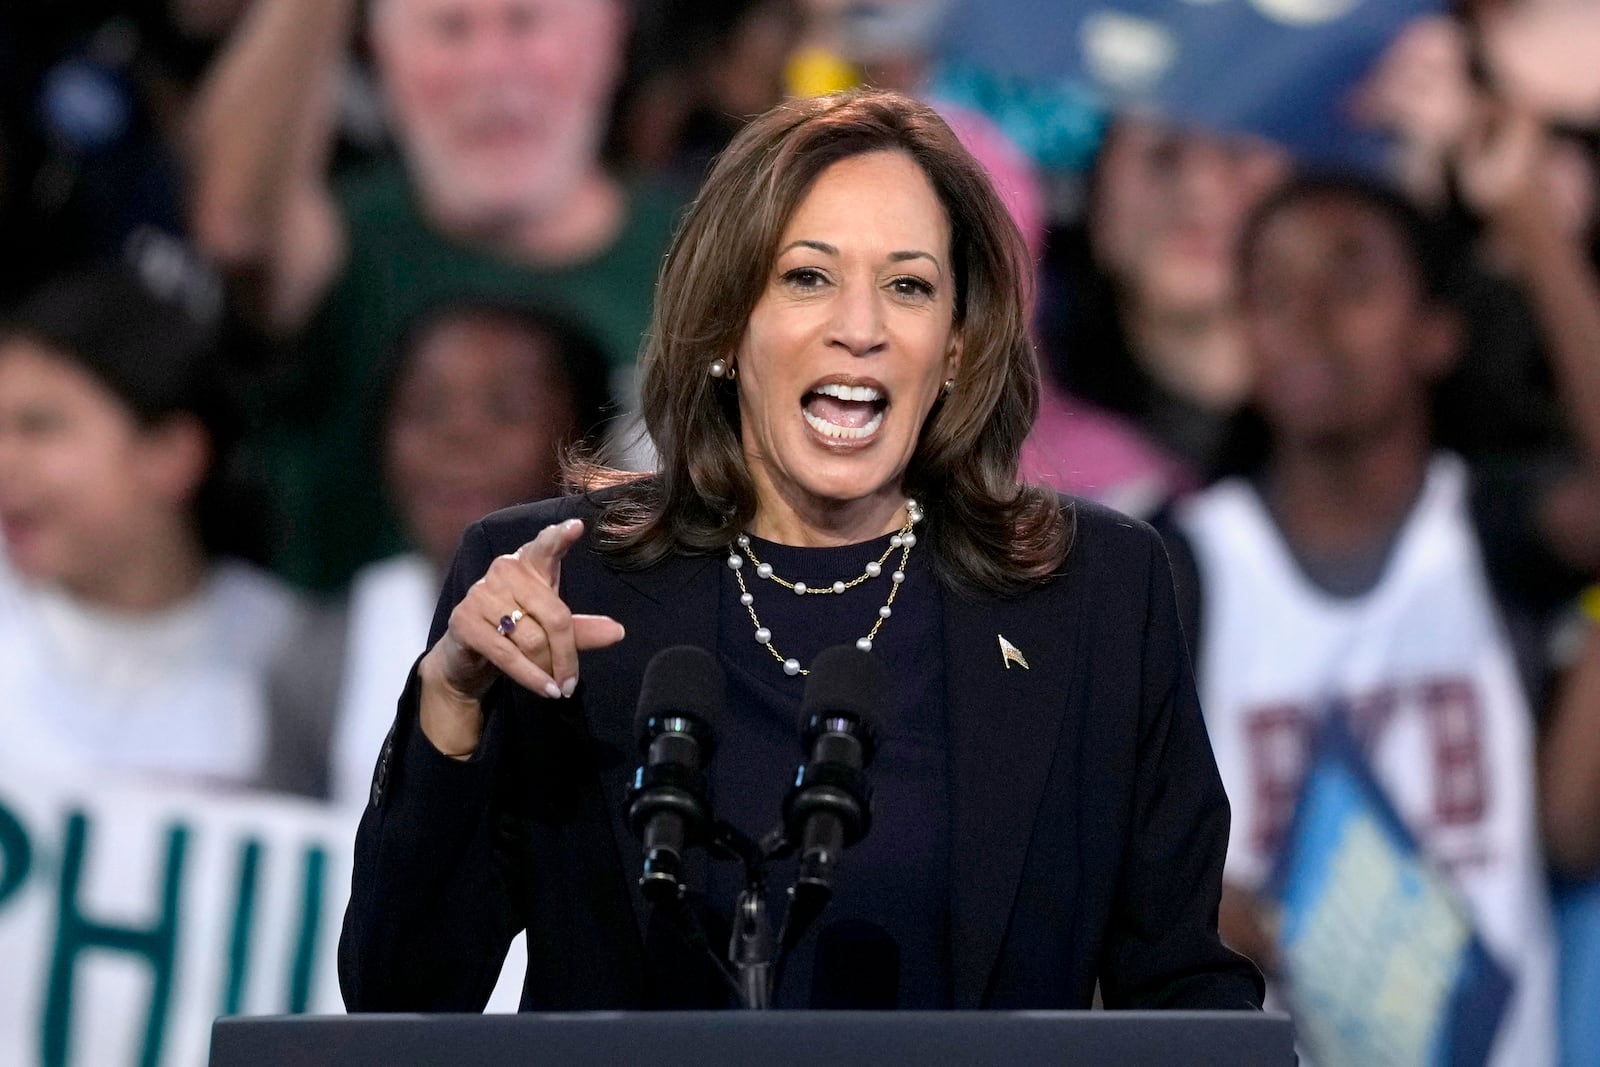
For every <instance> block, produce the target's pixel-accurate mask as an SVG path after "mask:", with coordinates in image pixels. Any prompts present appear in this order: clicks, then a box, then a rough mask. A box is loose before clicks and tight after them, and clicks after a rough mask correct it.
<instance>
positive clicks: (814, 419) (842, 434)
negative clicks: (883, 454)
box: [802, 411, 883, 441]
mask: <svg viewBox="0 0 1600 1067" xmlns="http://www.w3.org/2000/svg"><path fill="white" fill-rule="evenodd" d="M802 414H804V415H805V417H806V422H808V423H810V424H811V428H812V429H813V430H816V431H817V432H818V433H820V434H822V435H823V436H824V437H832V438H836V439H837V440H840V441H859V440H861V439H862V438H865V437H871V436H872V435H873V434H875V433H877V432H878V427H880V426H882V425H883V412H881V411H880V412H878V413H877V414H876V415H874V416H872V418H870V419H868V420H867V423H866V425H865V426H838V425H835V424H834V423H831V422H829V421H828V420H827V419H824V418H822V417H820V416H818V415H813V414H811V412H809V411H806V412H802Z"/></svg>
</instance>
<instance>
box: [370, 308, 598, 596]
mask: <svg viewBox="0 0 1600 1067" xmlns="http://www.w3.org/2000/svg"><path fill="white" fill-rule="evenodd" d="M573 405H574V402H573V396H572V389H571V386H570V385H569V383H568V381H567V378H566V375H565V373H564V371H563V365H562V358H561V353H560V352H559V351H558V350H557V349H556V347H555V345H554V343H553V342H552V341H551V340H550V339H549V338H547V337H545V336H543V335H538V334H534V333H532V332H530V331H529V330H527V329H523V328H519V327H517V326H515V325H513V324H512V323H511V322H510V321H508V320H500V319H495V318H490V317H487V316H477V315H464V316H462V317H458V318H448V319H445V320H444V321H442V322H440V323H439V324H437V325H435V326H434V327H433V328H432V329H430V330H428V331H427V332H426V333H425V334H424V335H423V336H422V338H421V340H420V341H419V342H418V343H417V345H416V346H415V348H414V349H413V351H412V352H411V354H410V356H409V358H408V359H407V360H406V364H405V366H404V367H403V368H402V370H401V371H400V377H399V379H398V380H397V381H396V383H395V390H394V394H393V399H392V401H391V406H390V410H389V414H388V420H387V432H386V435H385V439H384V465H385V475H386V478H387V481H388V487H389V491H390V494H391V497H392V498H393V500H394V502H395V505H396V507H397V509H398V511H399V513H400V516H401V520H402V522H403V523H404V525H405V527H406V530H407V532H408V533H409V534H410V536H411V538H412V540H413V541H414V542H415V543H416V544H417V547H418V548H420V549H421V550H422V551H423V553H424V554H425V555H427V556H428V558H429V559H431V560H433V561H434V562H435V564H436V565H438V566H439V567H440V568H441V569H442V568H444V567H445V566H446V565H448V563H449V561H450V558H451V556H452V555H453V554H454V553H455V549H456V543H457V542H458V541H459V540H460V538H461V533H462V531H463V530H465V529H466V528H467V526H468V525H469V524H470V523H473V522H476V521H477V520H478V519H480V518H482V517H483V516H485V515H487V514H489V512H491V511H496V510H498V509H500V508H504V507H510V506H511V505H513V504H520V503H524V502H526V501H529V500H537V499H539V498H540V497H544V496H548V495H550V494H551V493H553V492H554V491H555V489H556V484H557V477H558V474H559V453H560V449H561V447H562V446H563V445H565V444H566V442H567V441H568V440H569V439H570V438H571V435H572V432H573V430H574V423H575V422H576V419H575V417H574V413H573Z"/></svg>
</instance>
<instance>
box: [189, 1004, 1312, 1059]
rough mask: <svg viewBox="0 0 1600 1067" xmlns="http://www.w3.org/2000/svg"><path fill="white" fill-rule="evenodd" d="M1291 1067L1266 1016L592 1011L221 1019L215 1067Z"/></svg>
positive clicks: (1284, 1041)
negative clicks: (1033, 1066)
mask: <svg viewBox="0 0 1600 1067" xmlns="http://www.w3.org/2000/svg"><path fill="white" fill-rule="evenodd" d="M463 1063H471V1064H478V1065H483V1067H494V1065H497V1064H529V1065H537V1064H559V1065H561V1067H590V1065H595V1067H598V1065H601V1064H604V1065H605V1067H618V1065H627V1064H649V1065H650V1067H722V1065H725V1064H727V1065H733V1064H740V1065H742V1064H761V1065H762V1067H816V1065H819V1064H826V1065H828V1067H858V1065H859V1067H868V1065H870V1067H896V1065H902V1064H903V1065H912V1064H915V1065H917V1067H927V1065H929V1064H962V1065H964V1067H965V1065H970V1067H991V1065H992V1067H1001V1065H1004V1067H1014V1065H1016V1064H1029V1063H1051V1064H1062V1065H1070V1067H1110V1065H1113V1064H1115V1065H1117V1067H1123V1065H1126V1064H1139V1065H1140V1067H1164V1065H1169V1064H1170V1065H1172V1067H1178V1065H1180V1064H1181V1065H1182V1067H1208V1065H1216V1067H1224V1065H1225V1067H1293V1065H1294V1063H1295V1053H1294V1037H1293V1033H1292V1031H1291V1028H1290V1025H1289V1020H1288V1017H1287V1016H1284V1015H1282V1014H1276V1013H1262V1012H1184V1011H1170V1012H1168V1011H1149V1012H1146V1011H1022V1012H980V1011H904V1012H823V1011H817V1012H811V1011H766V1012H735V1011H723V1012H593V1013H581V1014H565V1015H539V1014H524V1015H338V1016H304V1015H301V1016H277V1017H256V1018H248V1017H245V1018H224V1019H219V1020H218V1021H217V1023H216V1025H215V1027H214V1028H213V1030H212V1033H211V1067H265V1065H267V1064H271V1065H273V1067H379V1065H382V1067H405V1065H426V1067H431V1065H435V1064H437V1065H440V1067H443V1065H446V1064H448V1065H450V1067H455V1065H457V1064H463Z"/></svg>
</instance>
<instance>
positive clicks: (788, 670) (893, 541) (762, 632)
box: [728, 500, 922, 678]
mask: <svg viewBox="0 0 1600 1067" xmlns="http://www.w3.org/2000/svg"><path fill="white" fill-rule="evenodd" d="M921 521H922V508H921V506H920V505H919V504H918V503H917V502H916V501H915V500H908V501H906V521H905V525H903V526H901V527H900V532H899V533H897V534H894V535H893V536H891V537H890V538H889V547H888V548H886V549H884V550H883V555H881V556H879V557H878V558H877V559H875V560H873V561H872V562H870V563H868V564H867V566H866V569H865V570H863V571H862V572H861V573H860V574H859V575H857V576H856V577H854V578H851V579H850V580H849V581H844V580H840V581H837V582H834V583H832V584H831V585H819V586H809V585H806V583H805V582H791V581H789V580H787V579H785V578H780V577H778V576H777V575H776V574H774V573H773V572H772V564H770V563H763V562H761V561H760V560H759V559H757V558H756V554H755V552H754V551H753V550H752V549H751V547H750V535H749V534H740V535H739V536H738V538H736V539H735V540H736V544H735V546H734V547H733V548H730V549H729V550H728V569H729V570H731V571H733V577H734V579H735V580H736V581H738V583H739V603H741V604H743V605H744V610H745V611H747V612H749V613H750V621H751V622H752V623H754V624H755V628H756V643H757V644H762V645H766V646H767V651H768V652H771V653H772V658H773V659H775V660H777V661H778V662H779V663H781V664H783V673H784V674H787V675H789V676H790V677H791V678H792V677H794V676H795V675H797V674H810V673H811V672H810V671H809V670H807V669H806V668H804V667H802V666H800V661H799V660H797V659H793V658H785V656H784V655H783V653H781V652H779V651H778V650H777V648H775V647H774V646H773V644H772V631H771V630H769V629H767V627H765V626H763V625H761V619H760V618H759V617H758V616H757V615H756V598H755V595H754V594H753V593H751V592H750V590H749V589H747V588H746V587H745V584H744V562H745V559H746V557H748V558H749V560H750V562H751V563H754V564H755V565H756V577H758V578H761V579H763V580H765V581H769V582H774V583H776V584H777V585H780V586H782V587H783V588H785V589H787V590H789V591H790V592H791V593H795V594H797V595H799V596H832V595H837V594H839V593H843V592H844V591H845V590H847V589H854V588H855V587H856V586H858V585H860V584H861V583H862V582H864V581H866V580H868V579H869V578H877V577H878V576H880V575H881V574H883V565H884V564H885V563H886V562H888V559H889V556H890V555H891V554H893V552H894V550H895V549H897V548H898V549H900V550H901V551H900V564H899V566H897V567H896V568H895V569H894V571H893V572H892V573H891V574H890V575H889V599H888V600H886V601H884V604H883V607H881V608H879V609H878V617H877V619H875V620H874V621H873V623H872V629H870V630H868V631H867V636H865V637H862V638H859V639H858V640H857V641H856V647H857V648H859V649H860V650H861V651H863V652H871V651H872V640H873V638H875V637H877V636H878V631H879V630H880V629H882V628H883V624H884V621H885V620H887V619H888V618H889V616H890V615H891V614H893V605H894V598H895V596H896V595H897V594H898V593H899V592H900V585H901V583H902V582H904V581H905V580H906V561H907V560H909V559H910V558H911V549H912V548H913V547H915V545H916V543H917V535H916V534H915V533H913V532H912V531H911V528H912V527H913V526H915V525H916V524H917V523H919V522H921ZM740 553H743V555H741V554H740Z"/></svg>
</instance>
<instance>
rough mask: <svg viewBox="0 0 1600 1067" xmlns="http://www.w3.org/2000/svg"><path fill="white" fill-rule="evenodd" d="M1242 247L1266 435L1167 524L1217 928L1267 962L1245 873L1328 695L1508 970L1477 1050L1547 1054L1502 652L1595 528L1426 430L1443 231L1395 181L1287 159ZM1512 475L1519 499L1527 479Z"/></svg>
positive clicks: (1273, 830)
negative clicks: (1579, 526)
mask: <svg viewBox="0 0 1600 1067" xmlns="http://www.w3.org/2000/svg"><path fill="white" fill-rule="evenodd" d="M1241 255H1242V271H1243V296H1244V316H1245V322H1246V326H1247V336H1248V339H1249V342H1250V346H1251V349H1252V352H1253V357H1254V361H1255V369H1256V374H1257V382H1256V385H1255V395H1254V404H1253V407H1254V412H1255V414H1256V416H1257V417H1258V418H1259V426H1258V430H1259V433H1260V434H1261V435H1262V437H1263V442H1262V443H1263V445H1264V458H1263V460H1262V462H1260V463H1259V465H1258V466H1257V467H1256V469H1255V470H1254V472H1253V474H1252V475H1251V476H1248V477H1236V478H1232V479H1229V480H1225V481H1223V482H1220V483H1218V484H1217V485H1215V486H1213V487H1212V488H1211V489H1209V490H1206V491H1205V492H1203V493H1201V494H1199V495H1198V496H1196V497H1194V498H1192V499H1191V500H1190V501H1188V502H1187V503H1186V504H1185V505H1184V506H1183V507H1182V508H1181V509H1180V510H1179V511H1178V513H1177V519H1178V526H1179V529H1178V530H1177V531H1176V536H1175V538H1174V545H1173V547H1174V555H1175V556H1177V557H1180V558H1179V561H1178V567H1177V569H1178V571H1179V572H1180V574H1184V573H1187V574H1189V575H1191V576H1193V578H1194V579H1195V584H1194V588H1193V589H1191V590H1190V592H1192V593H1194V596H1193V597H1192V599H1191V605H1192V610H1191V612H1190V614H1191V619H1190V620H1189V621H1190V625H1189V626H1188V627H1187V628H1188V632H1189V636H1190V639H1191V647H1192V648H1193V649H1194V651H1195V656H1196V675H1197V679H1198V681H1199V685H1200V696H1201V703H1202V706H1203V707H1204V708H1205V713H1206V722H1207V728H1208V731H1209V733H1210V737H1211V742H1212V746H1213V748H1214V750H1215V753H1216V757H1217V763H1218V767H1219V769H1220V771H1221V772H1222V776H1223V781H1224V783H1225V785H1226V788H1227V791H1228V796H1229V801H1230V804H1231V806H1232V810H1233V831H1232V834H1231V838H1230V842H1229V850H1228V859H1227V867H1226V873H1225V878H1226V880H1227V885H1226V887H1225V890H1224V899H1223V906H1222V915H1221V923H1220V925H1221V930H1222V933H1223V935H1224V937H1225V939H1227V940H1229V941H1230V943H1232V944H1233V945H1234V947H1236V948H1239V949H1240V950H1242V951H1244V952H1246V953H1247V954H1249V955H1251V956H1252V957H1253V958H1254V959H1255V960H1256V961H1257V962H1258V963H1259V964H1261V965H1262V966H1263V969H1264V970H1267V971H1269V972H1272V971H1274V970H1275V969H1276V967H1277V946H1276V943H1275V940H1274V934H1273V931H1272V925H1271V920H1270V913H1269V912H1268V911H1267V910H1266V909H1265V908H1264V906H1263V904H1262V901H1261V898H1260V896H1259V894H1261V893H1262V892H1263V890H1264V886H1265V883H1266V881H1267V879H1268V877H1269V874H1270V872H1271V870H1272V867H1273V863H1274V861H1275V859H1276V858H1277V855H1278V850H1279V848H1280V846H1281V845H1282V842H1283V836H1284V834H1285V832H1286V830H1287V828H1288V824H1289V820H1290V817H1291V816H1292V814H1293V809H1294V804H1295V800H1296V798H1297V796H1298V793H1299V787H1300V783H1301V780H1302V777H1303V775H1304V773H1305V770H1306V763H1307V759H1308V757H1309V754H1310V746H1311V741H1312V738H1313V737H1314V735H1315V733H1316V731H1317V728H1318V726H1319V725H1320V723H1321V722H1322V721H1323V720H1324V719H1325V717H1326V716H1327V715H1328V714H1330V713H1333V712H1331V711H1330V709H1332V708H1342V709H1346V710H1345V711H1344V712H1343V713H1344V714H1346V715H1347V717H1348V724H1349V726H1350V728H1351V730H1352V732H1353V733H1354V735H1355V736H1356V738H1357V739H1358V741H1359V742H1360V743H1361V744H1362V746H1363V749H1364V751H1365V753H1366V755H1367V758H1368V759H1369V761H1370V763H1371V765H1372V769H1373V772H1374V775H1375V777H1376V779H1377V781H1378V782H1379V784H1380V786H1381V787H1382V788H1383V790H1384V791H1385V793H1386V794H1387V795H1388V797H1389V799H1390V801H1391V802H1392V803H1393V804H1394V806H1395V808H1396V809H1397V810H1398V812H1399V814H1400V816H1401V818H1402V819H1403V820H1404V822H1405V823H1406V825H1407V827H1408V828H1409V829H1410V831H1411V832H1412V834H1413V835H1414V836H1415V837H1416V839H1417V840H1418V843H1419V845H1420V847H1421V849H1422V851H1423V853H1424V854H1425V855H1426V856H1427V857H1428V859H1429V860H1431V861H1432V862H1433V863H1434V864H1435V865H1437V867H1438V868H1440V869H1441V870H1443V871H1444V872H1445V873H1446V874H1447V875H1448V877H1449V879H1450V881H1451V883H1452V884H1453V886H1454V887H1455V889H1456V891H1457V892H1458V894H1459V897H1460V899H1461V901H1462V903H1463V904H1464V905H1465V907H1466V909H1467V911H1468V913H1469V914H1470V916H1471V918H1472V921H1473V923H1474V925H1475V927H1476V929H1477V931H1478V933H1479V935H1480V936H1481V938H1482V940H1483V942H1484V944H1485V945H1486V947H1487V949H1488V950H1489V952H1490V953H1491V954H1492V955H1493V956H1494V957H1495V959H1496V960H1497V961H1498V962H1499V963H1500V964H1501V965H1502V966H1503V967H1504V968H1505V969H1506V970H1507V971H1508V972H1509V974H1510V976H1511V980H1512V983H1513V986H1512V989H1513V991H1512V997H1511V1000H1510V1002H1509V1005H1508V1008H1507V1014H1506V1016H1505V1017H1504V1018H1503V1019H1502V1020H1501V1023H1500V1027H1499V1030H1498V1033H1497V1035H1496V1039H1495V1046H1494V1051H1493V1054H1492V1059H1491V1062H1493V1063H1496V1064H1517V1065H1520V1067H1526V1065H1541V1064H1550V1063H1553V1062H1554V1060H1555V1055H1556V1041H1555V1006H1556V992H1555V955H1554V944H1553V935H1552V929H1551V921H1550V911H1549V903H1548V898H1547V890H1546V883H1545V868H1544V858H1543V850H1542V848H1541V842H1540V838H1539V822H1538V817H1537V812H1536V797H1537V789H1536V783H1535V774H1536V761H1535V756H1536V751H1535V749H1536V733H1537V721H1536V715H1537V712H1538V696H1537V693H1538V690H1539V687H1538V684H1537V679H1534V678H1530V677H1529V674H1530V671H1528V670H1525V669H1523V668H1524V667H1526V666H1527V665H1529V664H1530V663H1536V661H1537V659H1538V651H1539V648H1538V641H1537V640H1534V641H1533V642H1531V643H1530V642H1528V641H1524V640H1521V638H1522V637H1523V636H1525V635H1527V634H1529V633H1530V632H1536V631H1537V625H1531V626H1530V625H1527V624H1528V623H1530V622H1532V623H1535V624H1536V623H1537V620H1538V619H1539V618H1540V617H1541V615H1542V614H1543V613H1544V609H1545V608H1546V607H1547V608H1548V609H1549V610H1550V611H1551V612H1553V611H1554V609H1555V608H1556V607H1557V606H1558V605H1559V603H1560V602H1561V599H1562V598H1561V597H1559V596H1552V597H1550V598H1549V601H1548V603H1547V604H1541V602H1540V596H1539V595H1538V592H1537V590H1536V589H1535V587H1536V586H1537V585H1539V584H1540V582H1539V581H1538V580H1537V579H1538V578H1539V576H1540V575H1541V573H1542V574H1545V575H1558V574H1561V573H1562V572H1564V571H1568V570H1571V567H1570V566H1569V565H1573V564H1578V563H1582V562H1583V561H1584V560H1586V559H1592V558H1595V557H1594V556H1593V555H1592V554H1591V553H1592V551H1593V546H1587V547H1586V548H1585V549H1584V550H1583V551H1581V552H1578V553H1576V554H1575V556H1574V557H1573V558H1564V559H1563V558H1557V554H1556V553H1555V551H1554V549H1553V548H1552V547H1551V546H1552V545H1554V544H1556V543H1559V542H1561V541H1562V539H1561V538H1558V537H1555V536H1552V534H1553V533H1554V531H1551V530H1547V529H1545V528H1543V527H1541V526H1540V525H1539V524H1538V522H1537V521H1535V520H1534V519H1533V518H1532V516H1539V515H1541V514H1543V512H1541V510H1540V509H1539V508H1538V507H1537V505H1530V506H1528V507H1527V508H1525V509H1523V510H1522V512H1521V519H1520V520H1517V521H1510V522H1507V521H1504V518H1505V508H1504V505H1505V503H1506V502H1507V500H1508V499H1510V498H1511V495H1512V494H1507V493H1504V492H1498V491H1496V490H1495V489H1494V488H1492V487H1491V485H1490V483H1489V482H1488V481H1487V480H1486V479H1485V478H1483V477H1481V476H1480V475H1479V474H1477V473H1476V472H1471V471H1469V470H1468V468H1467V467H1466V465H1465V464H1464V463H1463V462H1462V461H1461V460H1460V459H1459V458H1457V457H1456V456H1454V455H1452V454H1449V453H1446V452H1441V451H1437V450H1436V449H1435V448H1434V446H1433V444H1432V440H1431V431H1430V391H1431V388H1432V385H1433V384H1434V383H1435V382H1437V381H1438V380H1439V379H1440V378H1441V377H1442V376H1443V375H1444V374H1445V373H1446V372H1447V371H1448V370H1449V369H1450V367H1451V365H1452V363H1453V361H1454V360H1455V358H1456V356H1457V353H1458V351H1459V349H1460V343H1461V336H1460V326H1459V320H1458V318H1457V316H1456V315H1455V313H1454V312H1453V310H1452V309H1451V308H1450V306H1449V304H1448V301H1447V300H1446V299H1445V290H1446V284H1445V282H1446V274H1447V270H1446V268H1447V266H1448V264H1447V262H1446V261H1445V258H1444V253H1443V250H1442V248H1441V246H1439V245H1438V244H1437V243H1436V242H1435V239H1434V237H1433V232H1432V231H1431V230H1430V229H1429V227H1428V225H1427V223H1426V221H1425V220H1424V219H1423V217H1422V216H1420V215H1419V214H1418V213H1417V212H1416V211H1415V210H1414V209H1412V208H1411V207H1410V206H1409V205H1408V204H1407V203H1406V202H1405V201H1403V200H1402V199H1401V198H1400V197H1399V196H1397V195H1395V194H1393V193H1391V192H1390V191H1389V190H1387V189H1385V188H1383V187H1381V186H1378V185H1372V184H1367V183H1363V182H1360V181H1356V180H1347V179H1302V180H1299V181H1296V182H1293V183H1291V184H1290V185H1289V186H1288V187H1286V188H1285V189H1283V190H1281V191H1279V192H1277V193H1275V194H1274V195H1273V196H1271V197H1269V198H1268V200H1267V201H1266V202H1265V203H1264V204H1263V206H1262V208H1261V209H1260V211H1259V213H1258V214H1257V215H1256V216H1255V218H1254V220H1253V222H1252V223H1251V225H1250V226H1249V227H1248V228H1247V230H1246V232H1245V237H1244V242H1243V245H1242V252H1241ZM1576 476H1578V477H1592V475H1586V474H1585V473H1584V472H1582V471H1580V472H1578V474H1577V475H1576ZM1519 491H1520V492H1522V496H1521V499H1523V500H1525V501H1526V500H1537V499H1538V498H1539V497H1540V495H1541V494H1543V493H1545V492H1547V491H1548V487H1535V488H1534V489H1532V490H1531V491H1528V490H1526V487H1522V489H1520V490H1519ZM1497 516H1498V517H1499V521H1497V518H1496V517H1497ZM1568 543H1569V544H1570V539H1568ZM1578 577H1579V576H1578V575H1577V574H1576V573H1573V574H1572V579H1573V580H1574V581H1576V580H1578ZM1546 584H1550V583H1546ZM1553 584H1557V585H1559V584H1560V583H1559V582H1555V583H1553ZM1307 1022H1308V1023H1310V1022H1311V1021H1307ZM1302 1029H1303V1030H1304V1031H1307V1032H1312V1031H1314V1030H1315V1029H1316V1027H1315V1026H1314V1025H1307V1026H1304V1027H1302ZM1312 1052H1313V1053H1315V1049H1313V1050H1312Z"/></svg>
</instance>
